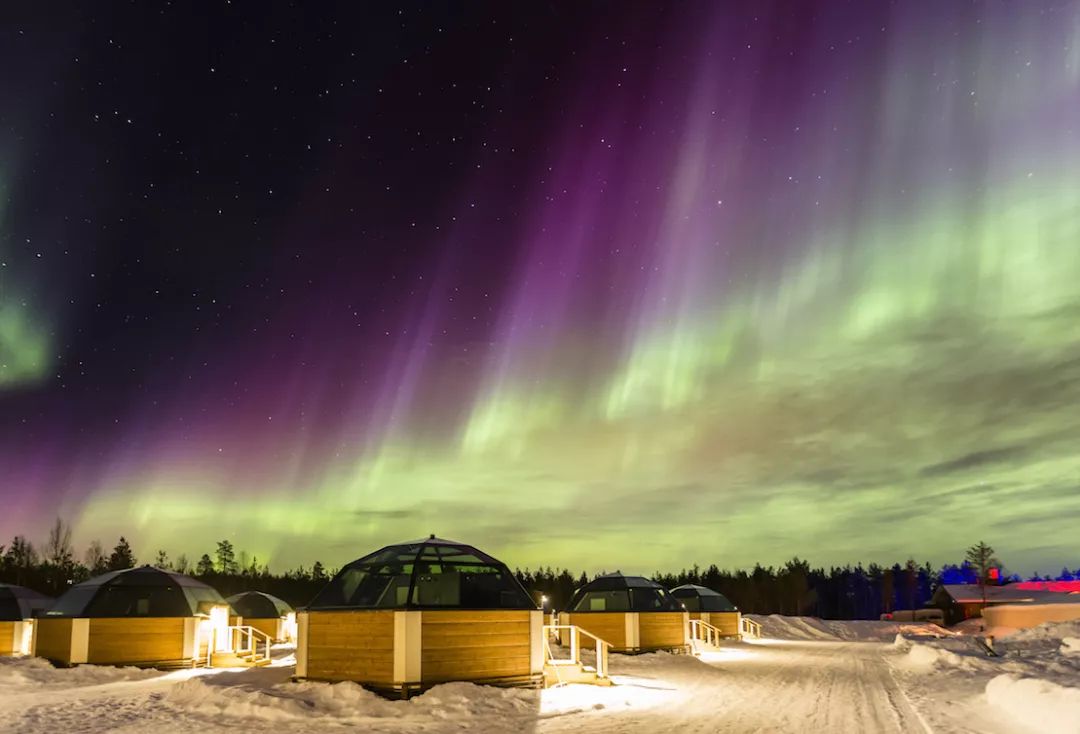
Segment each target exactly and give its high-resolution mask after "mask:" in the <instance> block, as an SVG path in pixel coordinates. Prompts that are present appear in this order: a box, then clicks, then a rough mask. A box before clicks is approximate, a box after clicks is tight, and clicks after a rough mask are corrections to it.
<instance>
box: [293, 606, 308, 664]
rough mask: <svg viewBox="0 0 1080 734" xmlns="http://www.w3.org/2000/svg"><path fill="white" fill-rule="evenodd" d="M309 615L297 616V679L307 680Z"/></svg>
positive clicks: (301, 614) (300, 613)
mask: <svg viewBox="0 0 1080 734" xmlns="http://www.w3.org/2000/svg"><path fill="white" fill-rule="evenodd" d="M307 661H308V613H307V612H299V613H297V615H296V677H297V678H307Z"/></svg>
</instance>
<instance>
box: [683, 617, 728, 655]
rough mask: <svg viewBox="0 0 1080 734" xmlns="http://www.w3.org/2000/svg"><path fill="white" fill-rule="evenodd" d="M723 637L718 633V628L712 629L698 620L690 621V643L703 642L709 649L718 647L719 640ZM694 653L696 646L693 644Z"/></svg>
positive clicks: (706, 623)
mask: <svg viewBox="0 0 1080 734" xmlns="http://www.w3.org/2000/svg"><path fill="white" fill-rule="evenodd" d="M721 637H723V635H722V634H721V633H720V628H719V627H714V626H713V625H711V624H709V623H708V622H705V621H703V620H700V619H691V620H690V641H691V643H698V642H703V643H705V644H706V645H709V646H710V647H719V645H720V638H721ZM694 651H695V652H697V645H696V644H694Z"/></svg>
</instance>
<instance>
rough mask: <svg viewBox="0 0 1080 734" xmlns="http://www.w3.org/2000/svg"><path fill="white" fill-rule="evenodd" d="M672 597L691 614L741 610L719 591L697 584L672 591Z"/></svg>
mask: <svg viewBox="0 0 1080 734" xmlns="http://www.w3.org/2000/svg"><path fill="white" fill-rule="evenodd" d="M671 595H672V596H673V597H675V598H676V599H678V600H679V601H681V602H682V603H683V606H685V607H686V608H687V609H688V610H689V611H691V612H737V611H739V608H738V607H737V606H735V605H734V604H732V603H731V601H730V600H728V598H727V597H726V596H724V595H723V594H721V593H720V592H719V591H714V590H713V589H710V588H708V587H707V586H698V585H697V584H683V585H682V586H676V587H675V588H674V589H672V590H671Z"/></svg>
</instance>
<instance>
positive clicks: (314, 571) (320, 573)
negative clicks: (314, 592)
mask: <svg viewBox="0 0 1080 734" xmlns="http://www.w3.org/2000/svg"><path fill="white" fill-rule="evenodd" d="M311 580H312V581H325V580H326V569H325V568H323V565H322V563H321V562H319V561H315V565H314V566H312V567H311Z"/></svg>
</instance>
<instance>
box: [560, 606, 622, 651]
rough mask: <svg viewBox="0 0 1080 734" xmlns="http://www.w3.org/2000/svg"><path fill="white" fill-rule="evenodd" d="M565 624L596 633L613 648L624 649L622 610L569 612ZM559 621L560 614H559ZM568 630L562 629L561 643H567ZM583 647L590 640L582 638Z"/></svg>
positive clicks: (587, 645)
mask: <svg viewBox="0 0 1080 734" xmlns="http://www.w3.org/2000/svg"><path fill="white" fill-rule="evenodd" d="M565 616H566V617H568V618H569V620H568V621H567V622H565V624H573V625H577V626H578V627H580V628H581V629H583V630H585V631H586V632H589V633H591V634H593V635H596V636H597V637H599V638H600V639H601V640H603V641H604V642H609V643H611V647H612V649H614V650H625V649H626V614H624V613H623V612H571V613H569V614H567V615H565ZM559 621H560V622H561V621H562V615H560V620H559ZM569 644H570V638H569V631H568V630H563V645H569ZM581 644H582V646H583V647H586V648H587V647H589V646H590V645H591V644H592V641H591V640H589V639H588V638H584V639H583V640H582V643H581Z"/></svg>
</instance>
